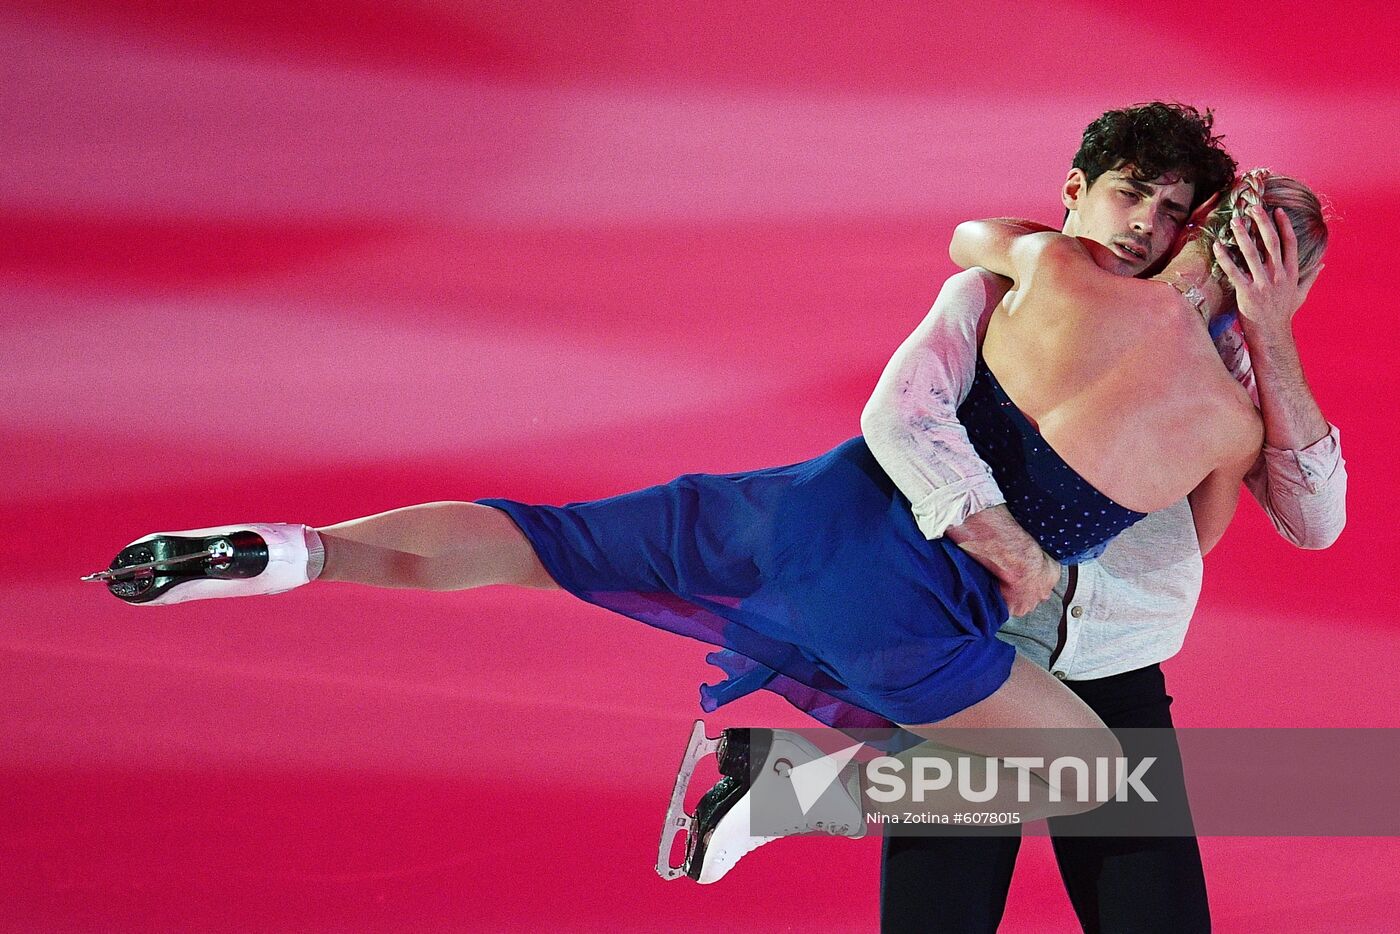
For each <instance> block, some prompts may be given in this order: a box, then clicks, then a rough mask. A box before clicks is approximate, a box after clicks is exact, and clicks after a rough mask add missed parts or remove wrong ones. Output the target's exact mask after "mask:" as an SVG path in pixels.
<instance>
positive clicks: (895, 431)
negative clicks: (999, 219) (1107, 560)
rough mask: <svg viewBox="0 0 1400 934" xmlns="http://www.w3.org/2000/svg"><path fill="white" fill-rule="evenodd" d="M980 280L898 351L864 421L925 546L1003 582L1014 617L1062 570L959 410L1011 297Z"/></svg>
mask: <svg viewBox="0 0 1400 934" xmlns="http://www.w3.org/2000/svg"><path fill="white" fill-rule="evenodd" d="M1006 288H1007V284H1006V282H1005V280H1002V279H998V278H997V277H996V276H993V275H991V274H990V273H987V272H986V271H984V270H970V271H968V272H963V273H959V274H958V275H956V276H953V277H952V278H951V279H949V280H948V281H947V282H946V283H944V286H943V289H942V290H941V291H940V292H939V294H938V299H937V300H936V301H935V302H934V304H933V308H932V310H930V311H929V313H928V316H927V317H925V318H924V320H923V322H922V323H921V324H920V325H919V327H918V328H917V329H916V330H915V331H914V333H913V334H911V335H910V336H909V338H908V339H907V340H906V341H905V342H904V343H903V344H902V345H901V346H900V348H899V350H897V351H896V352H895V354H894V356H893V357H892V358H891V359H890V362H889V364H888V365H887V366H886V367H885V372H884V374H883V375H882V376H881V377H880V381H879V383H878V384H877V385H876V387H875V392H874V393H873V394H872V395H871V397H870V401H869V402H868V403H867V404H866V406H865V411H864V412H862V413H861V431H862V433H863V434H864V435H865V441H866V444H867V445H868V446H869V447H870V451H871V453H872V454H874V456H875V459H876V460H877V461H878V462H879V464H880V466H881V468H882V469H883V470H884V471H885V473H886V474H888V475H889V477H890V479H891V480H892V481H893V482H894V484H895V486H896V487H898V488H899V491H900V492H901V493H903V494H904V495H905V496H906V497H907V498H908V499H909V502H910V504H911V505H912V507H913V513H914V518H915V521H916V522H917V523H918V525H919V529H920V531H922V532H923V533H924V535H925V536H926V537H928V538H931V539H932V538H938V537H940V536H944V535H946V536H947V537H948V538H949V539H951V540H952V541H954V542H956V543H957V544H958V545H959V546H961V547H962V548H963V550H965V551H966V552H967V553H968V555H969V556H971V557H972V558H973V559H974V560H976V561H978V562H979V563H980V564H982V565H983V566H984V567H986V568H987V569H988V570H989V571H990V572H991V573H992V574H993V575H994V576H996V577H997V579H998V580H1000V581H1001V582H1002V592H1003V596H1005V597H1006V600H1007V604H1008V607H1010V609H1011V611H1012V614H1013V615H1020V614H1022V613H1025V612H1027V611H1029V609H1030V608H1031V607H1033V606H1035V605H1036V604H1037V603H1039V602H1040V601H1041V600H1043V599H1045V597H1047V596H1048V595H1049V593H1050V589H1051V588H1052V587H1053V586H1054V583H1055V581H1056V580H1058V579H1059V566H1058V565H1056V564H1054V562H1053V561H1052V560H1051V559H1050V558H1049V556H1048V555H1046V554H1045V553H1044V552H1043V551H1042V550H1041V549H1040V547H1039V545H1037V544H1036V542H1035V540H1034V539H1033V538H1031V537H1030V535H1028V534H1027V533H1026V532H1025V531H1024V530H1022V529H1021V527H1020V526H1019V525H1017V524H1016V521H1015V520H1014V519H1012V518H1011V514H1010V512H1009V511H1008V510H1007V509H1006V507H1005V505H1002V504H1003V503H1005V498H1004V497H1003V496H1002V495H1001V490H1000V489H998V487H997V484H996V481H995V480H994V479H993V477H992V473H991V470H990V469H989V468H988V467H987V465H986V464H985V463H983V462H982V459H981V458H980V457H978V456H977V452H976V451H975V450H974V449H973V447H972V443H971V442H970V441H969V440H968V437H967V431H966V430H965V429H964V428H963V426H962V423H961V422H959V421H958V417H957V409H958V406H959V405H960V404H961V402H962V400H963V398H964V397H965V396H966V395H967V392H968V389H969V388H970V387H971V385H972V377H973V372H974V368H975V365H976V359H977V345H978V335H979V332H980V329H981V327H982V325H983V322H984V321H985V319H986V317H987V316H988V315H990V314H991V312H992V310H993V309H995V308H996V306H997V304H998V303H999V302H1000V301H1001V298H1002V296H1003V295H1004V294H1005V292H1006Z"/></svg>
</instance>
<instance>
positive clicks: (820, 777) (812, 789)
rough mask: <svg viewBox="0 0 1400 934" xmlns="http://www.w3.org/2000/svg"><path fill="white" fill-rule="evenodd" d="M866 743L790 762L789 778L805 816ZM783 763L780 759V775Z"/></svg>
mask: <svg viewBox="0 0 1400 934" xmlns="http://www.w3.org/2000/svg"><path fill="white" fill-rule="evenodd" d="M864 745H865V744H864V743H856V744H855V745H854V746H847V747H846V748H845V749H841V750H838V751H836V752H833V753H830V754H829V755H825V756H822V757H821V758H820V759H813V760H812V761H811V762H804V763H802V764H801V765H790V764H789V766H788V769H787V772H788V779H789V780H790V781H791V782H792V790H793V791H795V792H796V793H797V806H798V807H800V808H802V816H803V817H806V816H807V812H809V811H811V810H812V808H814V807H816V804H817V801H818V800H820V798H821V796H822V795H823V794H825V793H826V790H827V789H828V788H830V787H831V783H832V782H834V781H836V780H837V779H838V778H840V776H841V770H842V769H844V768H845V767H846V765H847V763H849V762H850V761H851V759H852V758H853V757H854V756H855V754H856V753H857V752H859V751H860V747H862V746H864ZM783 763H784V760H781V759H780V760H778V763H777V771H778V774H780V775H781V774H782V772H783V768H782V766H783Z"/></svg>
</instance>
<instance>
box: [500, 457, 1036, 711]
mask: <svg viewBox="0 0 1400 934" xmlns="http://www.w3.org/2000/svg"><path fill="white" fill-rule="evenodd" d="M479 502H481V503H482V504H484V505H487V506H492V507H494V508H496V509H500V510H502V511H504V512H505V513H507V514H508V515H509V516H510V517H511V518H512V519H513V520H514V521H515V523H516V525H518V526H519V527H520V529H521V531H523V532H524V533H525V535H526V537H527V538H529V540H530V542H531V543H532V544H533V545H534V547H535V551H536V553H537V554H538V555H539V558H540V561H541V562H542V563H543V564H544V567H545V569H546V570H547V571H549V573H550V575H551V576H552V577H553V578H554V580H555V581H556V582H558V584H559V585H560V586H561V587H563V588H564V589H565V590H567V591H569V592H570V593H572V594H574V595H575V596H577V597H580V598H582V599H584V600H587V601H588V602H589V603H593V604H597V605H598V606H601V607H605V608H607V609H609V610H613V611H615V612H617V613H621V614H623V615H625V616H630V617H632V618H633V619H637V620H640V621H642V622H644V623H647V624H648V625H651V626H655V627H657V628H659V629H666V630H669V631H671V632H675V633H679V634H681V635H684V636H690V637H691V638H693V639H699V640H700V641H702V642H707V643H709V644H711V645H715V646H720V647H721V648H722V651H719V652H715V653H711V654H710V655H709V656H708V659H709V661H710V662H712V663H713V664H715V665H717V666H719V667H720V668H721V669H722V670H723V671H724V672H725V674H726V675H727V679H726V680H725V681H724V682H723V683H721V684H719V685H713V686H711V685H704V686H702V687H701V705H702V707H703V708H704V709H705V710H707V711H713V710H714V709H715V708H716V707H718V706H719V705H721V704H724V703H728V702H729V701H731V700H733V699H735V698H736V697H741V696H743V695H745V694H748V693H750V692H752V691H755V690H758V689H760V688H761V689H766V690H769V691H773V692H775V693H778V694H780V695H782V696H783V697H785V698H787V699H788V700H789V701H791V702H792V703H793V704H794V705H796V706H797V707H799V708H801V709H802V710H805V711H807V712H808V713H810V714H811V715H812V716H813V717H815V718H816V719H817V720H819V721H821V722H822V723H825V724H827V725H829V726H835V727H870V728H877V727H889V726H890V725H891V724H909V725H913V724H923V723H932V722H935V721H938V720H941V719H943V718H944V717H947V716H949V715H951V714H954V713H956V712H958V711H959V710H962V709H964V708H966V707H969V706H971V705H972V704H975V703H977V702H978V701H980V700H982V699H984V698H986V697H987V696H989V695H990V694H992V693H993V692H994V691H995V690H996V689H997V688H999V687H1001V685H1002V684H1003V683H1005V681H1006V679H1007V677H1009V675H1010V673H1011V662H1012V660H1013V658H1014V656H1015V651H1014V650H1013V649H1012V647H1011V646H1010V645H1008V644H1006V643H1005V642H1002V641H1001V640H999V639H997V637H996V631H997V630H998V629H999V628H1000V627H1001V625H1002V623H1004V622H1005V621H1006V617H1007V612H1006V605H1005V603H1004V602H1003V601H1002V598H1001V593H1000V591H999V589H998V588H997V586H996V582H995V580H994V579H993V578H992V577H991V575H990V574H988V572H987V571H986V570H985V569H984V568H983V567H982V566H981V565H979V564H977V562H975V561H973V560H972V559H971V558H969V557H968V556H967V555H966V554H964V553H963V552H962V550H961V549H959V548H958V547H957V546H956V545H954V544H953V543H952V542H949V541H946V540H944V539H938V540H934V541H929V540H928V539H925V538H924V537H923V535H922V534H921V533H920V532H919V529H918V526H916V525H915V524H914V518H913V515H912V513H911V512H910V508H909V501H908V500H907V499H905V498H904V496H903V495H901V494H900V492H899V491H898V490H897V489H895V486H894V484H893V483H891V482H890V479H889V478H888V477H887V476H886V475H885V473H884V471H882V470H881V469H880V466H879V464H877V463H876V461H875V458H874V457H873V456H872V455H871V453H870V449H869V448H868V447H866V444H865V440H864V439H863V438H853V439H851V440H850V441H847V442H846V443H844V444H842V445H840V446H839V447H837V448H835V449H834V450H832V451H829V452H828V453H826V454H823V455H822V456H820V457H817V458H815V459H813V460H809V461H804V462H802V463H800V464H793V465H791V466H787V467H774V468H771V469H767V470H756V471H750V472H746V473H735V474H688V475H686V476H682V477H678V478H676V479H675V480H672V481H671V482H670V483H666V484H662V485H661V486H654V487H649V488H647V489H644V490H638V491H636V492H634V493H626V494H624V495H622V496H614V497H611V498H609V499H602V500H595V501H593V502H586V503H571V504H570V505H567V506H530V505H525V504H522V503H517V502H513V501H511V500H503V499H484V500H479Z"/></svg>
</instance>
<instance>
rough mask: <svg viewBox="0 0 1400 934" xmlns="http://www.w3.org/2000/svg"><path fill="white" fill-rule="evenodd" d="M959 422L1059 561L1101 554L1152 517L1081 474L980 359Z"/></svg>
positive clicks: (1011, 503) (1014, 510)
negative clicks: (1119, 536)
mask: <svg viewBox="0 0 1400 934" xmlns="http://www.w3.org/2000/svg"><path fill="white" fill-rule="evenodd" d="M958 419H959V421H961V422H962V423H963V427H964V428H966V429H967V436H968V438H969V439H970V440H971V441H972V446H973V447H974V448H976V449H977V453H978V454H979V455H980V456H981V457H982V460H984V461H986V462H987V463H988V464H989V465H990V466H991V469H992V476H994V477H995V478H996V481H997V485H998V486H1000V487H1001V492H1002V495H1004V496H1005V497H1006V506H1007V508H1008V509H1009V510H1011V515H1012V516H1013V517H1014V518H1015V519H1016V521H1017V522H1018V523H1020V525H1021V527H1022V528H1023V529H1025V530H1026V531H1027V532H1028V533H1030V535H1031V536H1032V537H1033V538H1034V539H1035V540H1036V541H1037V542H1039V543H1040V547H1041V548H1044V549H1045V551H1046V552H1047V553H1048V554H1049V555H1050V556H1051V557H1053V558H1054V559H1055V560H1057V561H1059V562H1060V563H1062V564H1076V563H1078V562H1080V561H1088V560H1090V559H1091V558H1096V557H1098V556H1099V555H1100V554H1102V553H1103V549H1104V546H1105V545H1107V544H1108V543H1109V541H1111V540H1112V539H1113V537H1114V536H1115V535H1117V534H1118V533H1119V532H1121V531H1123V530H1124V529H1126V528H1127V527H1128V526H1130V525H1132V524H1133V523H1134V522H1137V521H1138V520H1139V519H1142V518H1143V517H1144V516H1145V515H1146V513H1141V512H1135V511H1133V510H1131V509H1127V508H1125V507H1123V506H1120V505H1118V504H1117V503H1115V502H1114V501H1113V500H1111V499H1109V498H1108V497H1107V496H1104V495H1103V494H1102V493H1100V492H1099V491H1098V490H1096V489H1095V488H1094V487H1092V486H1090V485H1089V482H1088V481H1087V480H1085V479H1084V478H1083V477H1081V476H1079V474H1077V473H1075V472H1074V470H1073V468H1071V467H1070V466H1069V465H1068V464H1066V463H1065V462H1064V461H1063V460H1062V459H1061V458H1060V455H1058V454H1056V453H1055V451H1054V450H1053V449H1052V448H1051V447H1050V445H1048V444H1046V443H1045V439H1044V438H1042V437H1041V435H1040V432H1039V431H1038V430H1036V427H1035V425H1033V424H1031V421H1030V419H1028V418H1027V417H1026V416H1025V415H1024V414H1022V413H1021V410H1020V409H1018V408H1016V405H1015V403H1013V402H1012V401H1011V399H1010V397H1008V396H1007V395H1006V391H1005V390H1004V389H1002V388H1001V384H1000V383H998V382H997V379H996V377H995V376H993V375H992V371H991V370H989V369H987V365H986V363H984V362H983V360H982V357H981V355H980V354H979V355H978V358H977V372H976V375H975V376H974V378H973V382H972V389H971V391H970V392H969V393H968V395H967V398H966V399H965V400H963V404H962V406H961V407H959V409H958Z"/></svg>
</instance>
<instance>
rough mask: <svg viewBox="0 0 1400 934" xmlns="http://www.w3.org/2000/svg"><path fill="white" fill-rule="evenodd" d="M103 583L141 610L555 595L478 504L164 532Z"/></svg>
mask: <svg viewBox="0 0 1400 934" xmlns="http://www.w3.org/2000/svg"><path fill="white" fill-rule="evenodd" d="M84 579H85V580H94V581H102V582H103V583H106V584H107V587H108V589H109V590H110V591H111V592H112V594H113V595H115V596H116V597H118V598H120V599H122V600H124V601H126V602H127V603H131V604H135V605H142V606H164V605H168V604H173V603H184V602H186V601H188V600H208V599H214V598H219V597H245V596H255V595H259V594H273V593H281V592H283V591H286V590H291V589H292V588H294V587H300V586H302V585H304V584H307V583H310V582H311V581H315V580H336V581H348V582H353V583H359V584H368V585H370V586H375V587H401V588H417V589H422V590H464V589H466V588H469V587H482V586H485V585H487V584H515V585H518V586H522V587H541V588H549V587H554V586H556V585H555V583H554V581H553V579H551V577H550V576H549V574H548V573H547V572H546V571H545V569H544V567H543V565H541V564H540V561H539V559H538V558H537V557H536V556H535V550H534V547H533V546H532V545H531V544H530V542H529V540H528V539H527V538H526V537H525V536H524V535H523V534H522V533H521V532H520V530H519V528H517V527H516V525H515V523H514V522H513V521H512V520H511V519H510V517H509V516H507V515H506V514H505V513H503V512H500V511H499V510H496V509H493V508H491V507H489V506H482V505H479V504H476V503H457V502H444V503H424V504H423V505H420V506H409V507H407V508H404V509H395V510H393V511H391V512H385V513H380V514H379V515H376V516H367V517H365V518H363V519H352V520H351V521H349V522H342V523H340V524H338V525H332V526H327V527H326V528H324V529H312V528H308V527H306V526H303V525H288V524H259V523H248V524H243V525H225V526H218V527H214V528H207V529H191V530H188V531H183V532H156V533H154V534H152V535H147V536H145V537H144V538H140V539H137V540H136V541H134V542H132V543H131V544H130V545H128V546H126V547H125V548H123V549H122V550H121V551H120V552H119V553H118V554H117V557H116V558H115V559H113V561H112V564H111V566H110V567H109V568H108V569H107V570H105V571H99V572H97V573H96V574H90V575H88V576H87V577H86V578H84Z"/></svg>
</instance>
